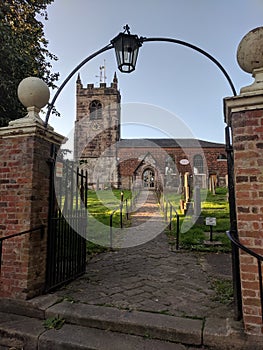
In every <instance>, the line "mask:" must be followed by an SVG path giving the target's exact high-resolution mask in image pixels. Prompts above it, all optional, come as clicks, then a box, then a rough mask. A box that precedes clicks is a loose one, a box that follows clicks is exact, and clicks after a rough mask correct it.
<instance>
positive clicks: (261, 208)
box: [232, 110, 263, 333]
mask: <svg viewBox="0 0 263 350" xmlns="http://www.w3.org/2000/svg"><path fill="white" fill-rule="evenodd" d="M232 128H233V144H234V161H235V188H236V207H237V221H238V234H239V239H240V241H241V243H242V244H243V245H245V246H246V247H248V248H250V249H252V250H253V251H255V252H256V253H258V254H260V255H263V173H262V169H263V154H262V148H263V110H258V111H257V110H255V111H247V112H240V113H234V114H233V115H232ZM240 264H241V283H242V295H243V317H244V322H245V325H246V329H247V331H248V332H256V333H257V332H260V333H261V332H262V331H263V326H262V317H261V304H260V297H259V282H258V269H257V261H256V259H254V258H253V257H251V256H249V255H248V254H246V253H243V252H241V254H240Z"/></svg>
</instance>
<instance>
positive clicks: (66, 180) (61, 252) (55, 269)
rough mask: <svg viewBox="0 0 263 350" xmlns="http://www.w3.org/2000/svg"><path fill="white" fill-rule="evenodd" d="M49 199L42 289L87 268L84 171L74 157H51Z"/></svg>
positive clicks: (47, 289) (54, 152)
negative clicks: (45, 259)
mask: <svg viewBox="0 0 263 350" xmlns="http://www.w3.org/2000/svg"><path fill="white" fill-rule="evenodd" d="M49 164H50V203H49V221H48V238H47V239H48V242H47V266H46V286H45V291H46V292H48V291H51V290H53V289H55V288H57V287H59V286H61V285H63V284H65V283H67V282H69V281H71V280H73V279H74V278H76V277H78V276H80V275H82V274H83V273H84V272H85V270H86V229H87V193H88V176H87V172H85V173H84V172H83V170H79V168H76V169H74V163H73V161H69V160H64V159H63V157H61V156H58V155H57V153H56V150H55V147H54V146H53V147H52V149H51V158H50V162H49Z"/></svg>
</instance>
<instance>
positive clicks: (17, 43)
mask: <svg viewBox="0 0 263 350" xmlns="http://www.w3.org/2000/svg"><path fill="white" fill-rule="evenodd" d="M53 1H54V0H1V1H0V45H1V49H0V126H5V125H7V124H8V122H9V121H10V120H13V119H17V118H20V117H23V116H24V115H25V108H24V107H23V106H22V105H21V103H20V102H19V100H18V98H17V87H18V84H19V83H20V81H21V80H22V79H24V78H26V77H28V76H35V77H39V78H41V79H43V80H44V81H45V82H46V83H47V84H48V86H50V87H54V86H55V85H54V84H55V81H56V80H57V79H58V74H57V73H52V71H51V68H52V65H51V61H52V60H56V59H57V58H56V56H55V55H53V54H52V53H50V52H49V51H48V49H47V46H48V41H47V40H46V39H45V36H44V29H43V28H44V25H43V23H42V20H47V19H48V18H47V6H48V5H49V4H51V3H52V2H53Z"/></svg>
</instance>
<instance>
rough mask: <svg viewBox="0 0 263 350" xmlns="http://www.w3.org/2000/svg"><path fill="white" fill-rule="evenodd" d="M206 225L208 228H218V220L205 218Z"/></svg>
mask: <svg viewBox="0 0 263 350" xmlns="http://www.w3.org/2000/svg"><path fill="white" fill-rule="evenodd" d="M205 224H206V225H207V226H216V218H213V217H207V218H205Z"/></svg>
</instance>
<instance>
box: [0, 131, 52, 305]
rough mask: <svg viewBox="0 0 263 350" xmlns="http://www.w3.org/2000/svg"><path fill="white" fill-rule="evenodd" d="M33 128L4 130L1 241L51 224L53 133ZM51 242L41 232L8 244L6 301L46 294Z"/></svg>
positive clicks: (0, 285)
mask: <svg viewBox="0 0 263 350" xmlns="http://www.w3.org/2000/svg"><path fill="white" fill-rule="evenodd" d="M29 129H30V131H28V130H26V128H23V129H21V130H15V129H14V128H13V129H12V128H2V129H0V147H1V149H2V150H4V152H2V154H1V158H0V207H1V212H0V219H1V224H0V236H1V237H5V236H8V235H11V234H15V233H19V232H22V231H26V230H29V229H33V228H35V227H37V226H39V225H47V219H48V201H49V172H50V170H49V165H48V163H47V161H48V160H49V157H50V147H51V142H52V140H51V139H50V138H52V133H48V134H49V137H47V136H45V134H44V133H43V129H42V128H33V129H32V128H29ZM55 139H56V137H55V138H54V140H53V141H55V142H57V140H55ZM46 239H47V234H46V232H45V234H44V237H41V234H40V232H39V231H36V232H33V233H31V234H25V235H23V236H20V237H14V238H12V239H8V240H6V241H4V243H3V252H2V267H1V275H0V296H1V297H13V298H22V299H25V298H30V297H32V296H34V295H37V294H40V293H41V292H42V291H43V287H44V282H45V265H46V243H47V242H46Z"/></svg>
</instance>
